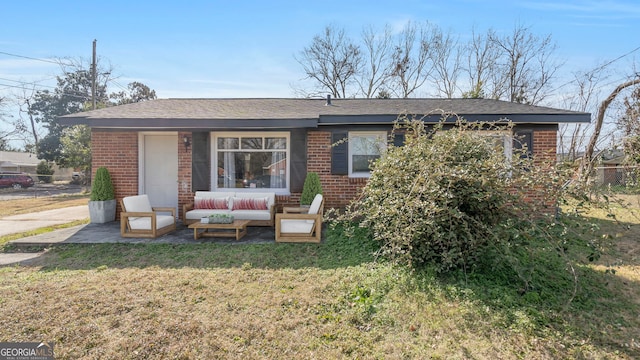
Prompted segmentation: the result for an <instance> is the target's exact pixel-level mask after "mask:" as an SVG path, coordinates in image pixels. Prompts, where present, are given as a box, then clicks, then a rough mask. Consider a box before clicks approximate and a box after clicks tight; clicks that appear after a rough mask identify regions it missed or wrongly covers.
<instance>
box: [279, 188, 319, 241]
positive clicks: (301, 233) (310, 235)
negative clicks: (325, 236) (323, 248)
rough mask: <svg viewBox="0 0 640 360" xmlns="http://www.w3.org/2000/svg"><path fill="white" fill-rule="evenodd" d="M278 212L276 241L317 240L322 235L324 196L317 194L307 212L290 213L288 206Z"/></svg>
mask: <svg viewBox="0 0 640 360" xmlns="http://www.w3.org/2000/svg"><path fill="white" fill-rule="evenodd" d="M283 211H284V212H283V213H282V214H276V242H315V243H319V242H320V240H321V237H322V216H323V211H324V198H323V197H322V195H321V194H318V195H316V196H315V198H314V199H313V201H312V202H311V206H309V211H308V212H306V213H299V212H297V213H290V212H288V211H287V208H284V209H283Z"/></svg>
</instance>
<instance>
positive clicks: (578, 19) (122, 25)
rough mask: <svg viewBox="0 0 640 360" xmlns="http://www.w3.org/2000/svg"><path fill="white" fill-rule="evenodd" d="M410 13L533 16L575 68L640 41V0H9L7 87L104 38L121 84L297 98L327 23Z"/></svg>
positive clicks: (498, 21) (2, 68)
mask: <svg viewBox="0 0 640 360" xmlns="http://www.w3.org/2000/svg"><path fill="white" fill-rule="evenodd" d="M408 21H414V22H420V21H429V22H432V23H434V24H436V25H438V26H440V27H441V28H442V29H444V30H451V31H452V33H454V34H457V35H459V36H460V38H461V39H462V40H464V39H465V37H467V36H469V33H470V31H471V29H472V28H473V27H475V28H476V29H477V30H478V31H479V32H484V30H486V29H488V28H493V29H495V30H496V31H498V32H505V33H508V32H510V31H512V30H513V28H514V27H515V26H516V24H517V23H520V24H523V25H526V26H530V27H531V30H532V31H533V32H534V33H536V34H540V35H546V34H551V36H552V38H553V40H554V41H555V42H556V44H557V47H558V50H557V53H556V55H557V56H558V57H559V58H560V59H562V60H563V61H565V62H566V64H565V66H564V68H563V73H564V74H569V73H570V72H571V71H573V69H582V70H586V69H591V68H594V67H596V66H597V65H599V64H601V63H602V62H604V61H608V60H612V59H614V58H617V57H620V56H621V55H624V54H628V53H629V52H632V51H633V50H634V49H637V48H639V47H640V26H638V24H640V3H638V2H637V0H611V1H605V0H596V1H576V0H569V1H557V0H556V1H546V0H545V1H534V0H511V1H497V0H483V1H480V0H449V1H417V0H413V1H405V0H396V1H375V0H368V1H333V0H323V1H317V2H306V1H277V0H270V1H257V0H251V1H229V0H227V1H181V2H168V1H167V2H165V1H154V2H134V1H104V2H90V1H8V2H5V3H3V5H2V21H0V96H7V95H10V94H16V93H18V94H19V93H20V92H21V90H20V87H21V86H23V84H24V83H30V82H37V83H36V84H37V87H36V88H37V89H51V88H52V86H54V85H55V81H54V79H55V76H56V75H60V71H61V70H60V68H59V67H58V66H57V65H54V64H52V63H49V62H47V61H48V60H52V59H53V58H73V59H80V58H82V59H84V60H85V61H87V62H88V61H89V60H90V59H91V50H92V41H93V40H94V39H96V40H97V53H98V56H99V57H100V58H101V60H102V61H103V62H107V61H108V62H109V63H110V64H111V65H112V66H113V67H114V68H115V71H114V74H115V75H117V76H119V78H118V79H117V84H119V85H120V86H126V84H128V83H129V82H131V81H140V82H142V83H144V84H146V85H148V86H149V87H151V88H152V89H154V90H156V92H157V95H158V97H160V98H170V97H294V96H295V94H294V92H293V90H292V87H291V85H292V84H296V83H299V81H300V79H301V78H302V77H303V73H302V70H301V67H300V65H299V64H298V63H297V62H296V61H295V59H294V54H297V53H299V52H300V51H301V50H302V49H303V48H304V47H305V46H308V45H309V44H310V43H311V41H312V39H313V37H314V36H315V35H317V34H319V33H321V32H322V30H323V29H324V28H325V27H326V26H328V25H336V26H338V27H344V28H345V30H346V31H347V33H348V34H349V35H350V36H352V37H353V38H359V36H360V31H361V30H362V28H363V27H364V26H370V25H376V26H380V27H382V25H384V24H389V25H392V26H395V27H398V28H400V27H402V25H404V24H406V23H407V22H408ZM33 59H39V60H33ZM639 59H640V50H636V51H635V52H632V53H631V54H630V55H628V56H625V57H624V58H622V59H621V60H618V61H616V63H615V66H616V68H617V70H618V71H619V73H620V74H621V75H620V76H621V77H620V79H623V76H626V75H629V74H630V73H633V72H634V71H633V70H632V68H631V66H632V64H633V63H634V61H635V62H636V63H637V61H638V60H639ZM42 60H44V61H42ZM615 81H616V80H615V79H614V82H615ZM47 86H48V87H47ZM117 90H119V89H118V88H111V91H117ZM5 112H7V109H5ZM9 112H11V109H9ZM0 126H2V125H0Z"/></svg>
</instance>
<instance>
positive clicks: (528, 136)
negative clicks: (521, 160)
mask: <svg viewBox="0 0 640 360" xmlns="http://www.w3.org/2000/svg"><path fill="white" fill-rule="evenodd" d="M525 146H526V148H527V152H526V154H522V156H523V157H528V158H530V157H531V154H533V131H516V132H515V134H514V136H513V149H514V150H516V149H517V150H520V149H522V148H524V147H525Z"/></svg>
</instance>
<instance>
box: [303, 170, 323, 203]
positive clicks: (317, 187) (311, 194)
mask: <svg viewBox="0 0 640 360" xmlns="http://www.w3.org/2000/svg"><path fill="white" fill-rule="evenodd" d="M317 194H322V184H321V183H320V176H318V174H317V173H315V172H310V173H307V177H306V178H305V179H304V185H303V187H302V195H301V196H300V205H311V202H313V198H315V197H316V195H317Z"/></svg>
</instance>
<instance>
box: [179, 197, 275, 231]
mask: <svg viewBox="0 0 640 360" xmlns="http://www.w3.org/2000/svg"><path fill="white" fill-rule="evenodd" d="M275 202H276V194H275V193H267V192H260V193H252V192H232V191H196V193H195V196H194V199H193V202H192V203H190V204H185V205H184V206H183V207H182V222H183V223H184V224H185V225H189V224H193V223H194V222H198V221H200V219H201V218H203V217H206V216H209V215H212V214H230V215H233V217H234V219H236V220H250V221H251V222H250V223H249V224H248V225H249V226H274V224H275Z"/></svg>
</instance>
